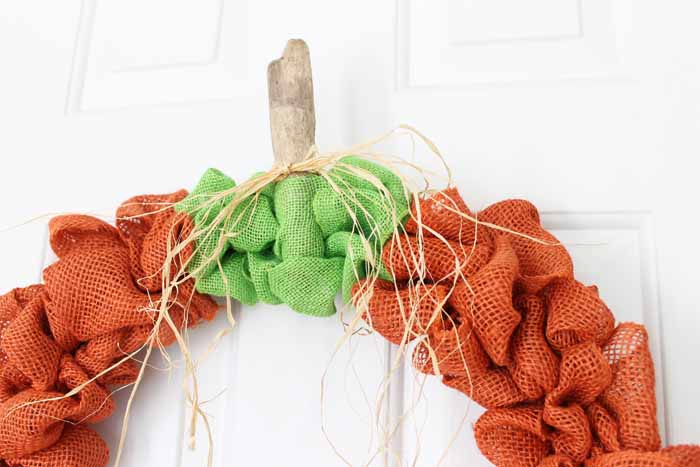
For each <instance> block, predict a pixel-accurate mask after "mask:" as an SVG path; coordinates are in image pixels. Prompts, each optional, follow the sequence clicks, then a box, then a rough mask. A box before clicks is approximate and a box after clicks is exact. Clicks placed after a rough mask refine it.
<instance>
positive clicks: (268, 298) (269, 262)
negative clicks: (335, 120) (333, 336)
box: [176, 156, 408, 316]
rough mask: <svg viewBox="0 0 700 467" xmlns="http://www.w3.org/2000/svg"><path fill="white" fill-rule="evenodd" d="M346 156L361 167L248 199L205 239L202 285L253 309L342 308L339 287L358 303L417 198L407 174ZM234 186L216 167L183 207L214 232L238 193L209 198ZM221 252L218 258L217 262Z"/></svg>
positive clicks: (319, 312)
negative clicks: (411, 196) (361, 285)
mask: <svg viewBox="0 0 700 467" xmlns="http://www.w3.org/2000/svg"><path fill="white" fill-rule="evenodd" d="M339 162H340V163H342V164H343V165H346V166H349V167H352V168H353V169H354V170H353V171H349V170H346V169H343V168H341V167H340V165H339V166H337V167H334V168H331V169H330V170H328V171H327V172H325V173H324V174H323V175H321V174H315V173H296V174H291V175H289V176H287V177H284V178H282V179H281V180H279V181H277V182H274V183H271V184H269V185H267V186H266V187H265V188H264V189H262V190H261V191H259V192H258V193H257V194H255V195H253V196H250V197H248V198H247V199H245V200H244V201H243V202H241V203H240V204H238V205H237V206H236V208H235V209H234V210H233V214H232V215H231V216H230V217H229V218H227V219H226V221H225V222H224V223H223V224H222V225H221V226H220V227H217V228H215V229H212V230H211V231H210V232H208V234H207V235H203V236H202V237H200V238H198V239H197V247H196V250H195V252H194V255H193V257H192V260H191V261H190V263H189V264H188V269H189V271H190V273H192V274H193V275H194V276H195V277H196V288H197V291H199V292H201V293H206V294H211V295H215V296H230V297H233V298H235V299H237V300H239V301H240V302H242V303H244V304H246V305H252V304H255V303H257V302H259V301H261V302H264V303H270V304H280V303H285V304H287V305H288V306H289V307H290V308H292V309H293V310H295V311H298V312H300V313H305V314H308V315H313V316H329V315H332V314H334V313H335V311H336V310H335V303H334V301H335V297H336V295H337V294H338V291H342V294H343V298H344V299H345V301H349V299H350V297H351V291H352V287H353V285H354V284H355V283H356V282H357V280H358V279H361V278H364V277H365V276H366V274H367V271H368V268H369V267H371V263H372V262H373V261H374V260H373V258H379V256H380V252H381V247H382V245H383V244H384V242H385V241H386V240H387V239H388V238H389V237H390V236H391V235H392V233H393V232H394V231H395V229H396V228H397V224H399V223H400V222H401V221H402V220H403V219H404V218H405V217H406V215H407V214H408V201H407V196H406V193H405V191H404V186H403V183H402V182H401V179H400V178H399V177H398V176H396V175H395V174H394V173H392V172H391V171H390V170H388V169H386V168H384V167H382V166H379V165H377V164H374V163H372V162H369V161H367V160H364V159H362V158H360V157H352V156H348V157H344V158H342V159H340V160H339ZM363 173H369V174H370V175H371V176H372V177H374V178H376V179H378V180H379V181H380V182H381V184H382V186H383V188H384V189H385V190H386V191H385V192H384V193H382V190H380V189H379V188H378V187H377V186H375V185H374V184H373V183H370V182H369V181H368V180H367V179H365V178H364V177H363V176H362V174H363ZM234 186H235V182H234V181H233V180H232V179H231V178H229V177H227V176H226V175H224V174H223V173H221V172H220V171H218V170H216V169H209V170H207V171H206V172H205V173H204V175H203V176H202V178H201V179H200V181H199V183H198V184H197V186H196V187H195V189H194V190H193V191H192V193H191V194H190V195H189V196H188V197H187V198H185V199H184V200H183V201H181V202H180V203H178V204H177V205H176V210H177V211H179V212H186V213H188V214H189V215H190V216H191V217H192V219H193V220H194V223H195V225H196V226H197V228H199V229H207V228H208V227H211V226H210V223H212V222H213V221H214V220H215V219H216V217H217V215H218V214H219V213H220V212H221V210H222V209H223V208H224V207H225V206H226V205H227V204H228V203H230V202H231V201H232V197H231V196H226V197H223V198H222V199H220V200H218V201H216V202H214V203H207V200H208V199H210V198H211V197H212V196H214V195H216V194H217V193H222V192H225V191H226V190H229V189H231V188H233V187H234ZM222 244H223V245H224V247H223V248H218V246H220V245H222ZM367 247H369V248H367ZM217 250H218V253H217ZM212 255H214V256H217V257H216V258H214V260H212V259H211V257H212ZM376 262H377V263H379V262H378V260H377V261H376ZM378 272H379V274H380V275H381V277H383V278H384V279H389V278H390V276H388V275H387V274H386V271H381V270H380V271H378Z"/></svg>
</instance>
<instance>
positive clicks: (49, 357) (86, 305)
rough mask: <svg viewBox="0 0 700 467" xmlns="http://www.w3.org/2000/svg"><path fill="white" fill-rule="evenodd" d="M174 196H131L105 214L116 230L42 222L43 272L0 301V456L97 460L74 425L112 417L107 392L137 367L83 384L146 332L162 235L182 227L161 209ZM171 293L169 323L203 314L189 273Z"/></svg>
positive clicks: (102, 451)
mask: <svg viewBox="0 0 700 467" xmlns="http://www.w3.org/2000/svg"><path fill="white" fill-rule="evenodd" d="M185 195H186V192H184V191H181V192H177V193H173V194H171V195H156V196H139V197H135V198H132V199H131V200H128V201H127V202H125V203H124V204H123V205H122V206H121V207H120V208H119V210H118V211H117V214H118V216H119V219H118V221H117V228H115V227H112V226H111V225H109V224H107V223H105V222H103V221H101V220H99V219H96V218H93V217H89V216H80V215H71V216H59V217H56V218H54V219H52V221H51V222H50V243H51V246H52V248H53V250H54V252H55V253H56V255H57V256H58V257H59V260H58V261H57V262H56V263H54V264H52V265H50V266H49V267H47V268H46V269H45V271H44V281H45V284H42V285H34V286H30V287H26V288H19V289H15V290H13V291H11V292H10V293H8V294H6V295H4V296H2V297H0V460H3V461H4V462H5V463H7V464H8V465H11V466H24V467H27V466H36V467H68V466H75V467H78V466H80V467H92V466H94V467H102V466H104V465H106V463H107V461H108V459H109V451H108V448H107V446H106V445H105V443H104V442H103V441H102V440H101V439H100V437H99V436H98V435H97V434H96V433H95V432H94V431H92V430H90V429H89V428H87V427H85V426H84V425H85V424H91V423H96V422H98V421H101V420H103V419H105V418H106V417H108V416H109V415H110V414H111V413H112V412H113V410H114V402H113V400H112V398H111V396H110V389H109V388H108V387H109V386H111V385H114V384H127V383H131V382H133V381H134V380H135V378H136V376H137V374H138V369H139V367H138V365H137V364H135V363H134V362H132V361H126V362H124V363H123V364H121V365H119V366H117V367H116V368H114V369H113V370H111V371H109V372H107V373H105V374H103V375H101V376H100V377H99V378H98V379H96V380H92V381H91V379H92V378H93V377H94V376H96V375H98V374H101V373H103V372H104V371H105V370H107V369H108V368H110V367H111V366H112V365H114V364H115V363H116V362H118V361H119V360H121V359H123V358H124V357H125V355H127V354H129V353H130V352H134V351H136V350H138V349H139V348H140V347H141V346H142V345H143V344H144V342H145V341H146V340H147V339H148V337H149V335H150V333H151V331H152V329H153V322H154V319H155V316H156V315H157V313H158V311H157V307H156V306H155V303H157V301H158V300H159V298H160V295H159V292H160V288H161V286H162V283H163V281H162V277H161V269H162V266H163V263H164V261H165V258H166V257H167V249H168V247H167V246H168V239H169V238H170V239H171V242H173V243H174V240H176V239H177V238H178V236H179V235H180V234H181V233H182V232H184V231H186V229H187V228H191V225H188V223H190V222H191V221H190V220H189V218H188V217H187V216H186V215H184V214H176V213H175V212H174V210H173V209H172V207H171V205H172V204H173V203H174V202H176V201H178V200H180V199H182V198H183V197H184V196H185ZM169 206H170V207H169ZM171 245H172V243H171ZM187 254H191V252H187V251H185V252H183V255H187ZM178 290H179V292H178V295H177V296H176V297H174V298H173V299H172V300H173V303H172V307H171V316H172V319H173V321H174V322H175V324H176V325H177V326H180V327H182V326H184V325H185V323H186V324H187V325H188V326H191V325H194V324H197V323H198V322H200V321H201V320H202V319H212V318H213V317H214V314H215V312H216V308H217V306H216V304H215V303H214V302H213V301H212V300H211V299H209V298H207V297H204V296H201V295H199V294H197V293H196V292H194V285H193V283H192V281H191V280H190V281H188V282H185V283H183V284H181V285H180V286H179V288H178ZM158 338H159V342H160V343H162V344H163V345H167V344H169V343H171V342H173V340H174V334H173V331H172V330H171V329H170V328H168V327H167V326H163V327H160V328H159V333H158ZM72 390H76V391H77V392H75V393H74V394H72V395H70V397H66V395H67V394H69V392H71V391H72Z"/></svg>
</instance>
